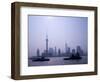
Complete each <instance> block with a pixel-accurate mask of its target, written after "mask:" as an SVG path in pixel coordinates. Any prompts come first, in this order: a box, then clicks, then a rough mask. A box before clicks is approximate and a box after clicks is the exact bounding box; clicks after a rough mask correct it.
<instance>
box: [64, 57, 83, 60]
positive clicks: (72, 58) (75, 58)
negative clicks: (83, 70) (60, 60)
mask: <svg viewBox="0 0 100 82" xmlns="http://www.w3.org/2000/svg"><path fill="white" fill-rule="evenodd" d="M79 59H82V57H67V58H64V60H79Z"/></svg>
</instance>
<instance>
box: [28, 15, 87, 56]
mask: <svg viewBox="0 0 100 82" xmlns="http://www.w3.org/2000/svg"><path fill="white" fill-rule="evenodd" d="M28 21H29V26H28V29H29V35H28V36H29V40H28V44H29V45H28V46H29V48H28V50H29V51H28V54H29V56H36V51H37V49H39V50H40V51H41V52H40V54H41V53H42V52H43V51H44V50H46V45H45V44H46V43H45V40H46V37H45V36H47V37H48V39H49V42H48V46H49V47H48V48H53V49H55V50H57V49H61V51H62V52H64V51H65V47H64V46H65V44H68V46H69V47H70V49H71V50H72V49H76V46H78V45H79V46H81V48H82V50H83V51H84V52H87V22H88V19H87V17H56V16H34V15H33V16H29V17H28ZM55 47H56V48H55Z"/></svg>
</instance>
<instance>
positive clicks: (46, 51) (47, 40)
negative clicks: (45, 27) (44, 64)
mask: <svg viewBox="0 0 100 82" xmlns="http://www.w3.org/2000/svg"><path fill="white" fill-rule="evenodd" d="M46 55H48V35H46Z"/></svg>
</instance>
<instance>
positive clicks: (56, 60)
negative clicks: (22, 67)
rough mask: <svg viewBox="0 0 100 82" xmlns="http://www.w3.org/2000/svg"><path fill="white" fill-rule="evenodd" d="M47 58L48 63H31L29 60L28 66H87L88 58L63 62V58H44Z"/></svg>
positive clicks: (83, 57)
mask: <svg viewBox="0 0 100 82" xmlns="http://www.w3.org/2000/svg"><path fill="white" fill-rule="evenodd" d="M46 58H49V59H50V61H32V60H31V59H30V58H29V59H28V66H52V65H75V64H87V63H88V59H87V58H88V57H87V56H82V59H80V60H77V59H75V60H63V58H65V57H46Z"/></svg>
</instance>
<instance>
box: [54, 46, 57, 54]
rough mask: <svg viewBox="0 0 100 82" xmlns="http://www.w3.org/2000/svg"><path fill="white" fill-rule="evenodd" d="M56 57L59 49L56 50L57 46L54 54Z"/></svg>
mask: <svg viewBox="0 0 100 82" xmlns="http://www.w3.org/2000/svg"><path fill="white" fill-rule="evenodd" d="M54 55H55V56H56V55H57V48H56V46H55V53H54Z"/></svg>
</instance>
